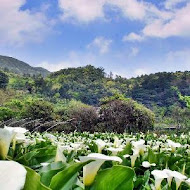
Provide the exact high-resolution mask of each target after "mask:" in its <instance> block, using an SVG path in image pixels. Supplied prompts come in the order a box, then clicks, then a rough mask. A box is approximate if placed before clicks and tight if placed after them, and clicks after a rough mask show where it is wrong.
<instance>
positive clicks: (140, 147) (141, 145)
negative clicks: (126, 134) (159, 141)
mask: <svg viewBox="0 0 190 190" xmlns="http://www.w3.org/2000/svg"><path fill="white" fill-rule="evenodd" d="M144 143H145V141H144V140H143V139H140V140H139V141H132V145H133V147H134V149H135V150H136V152H137V151H138V152H139V154H140V155H143V154H144V150H145V148H146V146H145V145H144Z"/></svg>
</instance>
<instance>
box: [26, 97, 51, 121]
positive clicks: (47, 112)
mask: <svg viewBox="0 0 190 190" xmlns="http://www.w3.org/2000/svg"><path fill="white" fill-rule="evenodd" d="M23 115H24V117H28V118H31V119H43V120H44V121H47V120H51V119H53V116H54V110H53V106H52V104H51V103H49V102H47V101H45V100H42V99H34V100H32V101H31V102H28V105H26V107H25V110H24V113H23Z"/></svg>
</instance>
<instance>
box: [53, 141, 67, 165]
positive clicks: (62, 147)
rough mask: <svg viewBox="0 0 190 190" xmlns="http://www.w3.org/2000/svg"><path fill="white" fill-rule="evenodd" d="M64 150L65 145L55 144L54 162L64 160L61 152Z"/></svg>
mask: <svg viewBox="0 0 190 190" xmlns="http://www.w3.org/2000/svg"><path fill="white" fill-rule="evenodd" d="M64 150H66V149H65V146H61V145H59V144H58V145H57V151H56V156H55V162H58V161H62V162H66V160H67V159H66V157H65V155H64V154H63V151H64Z"/></svg>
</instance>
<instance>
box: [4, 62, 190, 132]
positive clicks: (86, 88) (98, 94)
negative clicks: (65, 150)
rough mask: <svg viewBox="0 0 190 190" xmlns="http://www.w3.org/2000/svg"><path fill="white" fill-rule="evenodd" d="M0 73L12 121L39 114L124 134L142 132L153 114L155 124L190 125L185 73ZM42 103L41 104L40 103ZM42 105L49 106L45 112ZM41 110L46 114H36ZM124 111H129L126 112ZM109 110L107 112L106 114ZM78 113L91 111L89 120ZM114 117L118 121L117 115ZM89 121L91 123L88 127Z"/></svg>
mask: <svg viewBox="0 0 190 190" xmlns="http://www.w3.org/2000/svg"><path fill="white" fill-rule="evenodd" d="M1 73H3V74H2V75H3V76H4V75H6V76H8V78H9V80H7V78H6V80H5V78H4V77H2V78H4V79H3V80H4V81H6V82H8V83H6V85H4V87H3V88H1V89H0V94H2V96H1V98H0V104H1V106H2V107H4V108H8V109H10V110H11V112H13V114H12V117H15V118H17V119H22V118H26V117H30V118H33V119H37V118H40V117H42V116H43V117H44V119H45V120H57V121H67V120H70V119H73V118H76V120H75V122H73V123H72V126H70V128H71V129H72V130H74V129H75V128H77V129H78V130H79V129H80V131H83V130H82V128H84V129H85V130H86V129H88V130H89V131H92V129H93V130H103V131H104V130H105V131H110V130H114V131H118V132H123V131H124V130H125V129H127V130H129V131H133V130H136V128H138V129H140V130H142V131H144V130H145V129H149V128H152V126H153V123H154V122H153V121H154V115H155V127H156V128H157V127H164V126H166V127H176V128H188V127H189V126H190V125H189V122H190V121H189V118H190V111H189V109H190V108H189V94H190V85H189V81H190V72H188V71H186V72H176V73H166V72H163V73H156V74H151V75H143V76H141V77H137V78H131V79H126V78H122V77H120V76H116V77H115V78H113V76H112V74H109V75H106V73H105V72H104V69H103V68H95V67H93V66H91V65H87V66H86V67H79V68H69V69H62V70H60V71H58V72H55V73H51V74H50V75H49V76H47V77H45V78H44V77H42V76H41V75H35V76H31V75H26V74H23V75H20V74H19V75H18V74H14V73H12V72H1ZM4 84H5V83H4ZM6 86H7V88H6V90H5V87H6ZM106 99H107V100H106ZM115 100H119V101H115ZM31 101H34V102H35V101H36V102H38V103H39V105H40V106H39V109H36V108H35V106H37V104H36V105H32V104H31ZM41 101H42V102H46V103H40V102H41ZM48 102H49V103H48ZM46 104H49V105H51V106H50V107H51V111H50V114H48V112H49V111H47V110H48V109H49V107H48V106H47V107H46ZM106 104H107V108H106ZM43 105H44V107H43ZM30 106H34V108H30ZM90 106H91V107H90ZM119 106H121V107H122V108H123V110H122V109H119V108H118V113H116V112H114V114H115V115H114V114H112V109H116V110H117V107H119ZM128 107H131V109H129V108H128ZM37 108H38V107H37ZM40 109H41V110H43V111H42V112H44V114H45V115H46V116H45V115H43V114H42V115H41V114H40ZM44 109H45V110H46V109H47V110H46V111H45V110H44ZM32 110H38V111H37V112H33V111H32ZM129 110H130V111H131V112H128V111H129ZM150 110H151V111H152V112H153V113H154V114H153V113H152V112H151V111H150ZM174 110H175V111H174ZM109 112H110V113H111V114H108V113H109ZM119 112H120V113H119ZM125 112H128V114H129V115H127V114H125ZM32 113H34V114H33V115H32ZM83 113H85V114H87V115H90V114H91V115H92V116H93V118H90V117H88V118H85V114H83ZM177 113H178V114H177ZM77 114H78V115H77ZM97 114H98V117H97ZM5 115H6V114H5ZM116 116H119V117H120V119H116V118H115V117H116ZM96 117H97V118H96ZM106 117H107V118H106ZM1 118H7V117H1ZM108 118H109V119H110V121H108V120H109V119H108ZM121 118H122V119H121ZM7 119H8V118H7ZM88 119H89V120H88ZM1 120H4V119H1ZM111 120H112V121H111ZM88 122H90V123H91V125H92V126H91V127H88V126H87V123H88ZM114 122H115V125H114V124H113V123H114ZM116 122H117V125H118V126H117V127H116ZM84 123H86V124H85V125H86V126H84ZM110 125H111V127H110ZM81 126H82V128H81ZM114 126H115V127H114ZM68 128H69V126H68ZM116 128H118V129H116ZM72 130H71V131H72ZM69 131H70V130H69Z"/></svg>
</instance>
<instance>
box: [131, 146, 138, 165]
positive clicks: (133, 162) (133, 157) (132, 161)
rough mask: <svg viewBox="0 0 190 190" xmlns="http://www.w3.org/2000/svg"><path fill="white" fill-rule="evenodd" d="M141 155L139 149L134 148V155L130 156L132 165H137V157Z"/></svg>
mask: <svg viewBox="0 0 190 190" xmlns="http://www.w3.org/2000/svg"><path fill="white" fill-rule="evenodd" d="M138 157H139V151H138V150H136V149H134V150H133V155H132V156H130V158H131V167H134V166H135V162H136V159H137V158H138Z"/></svg>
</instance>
